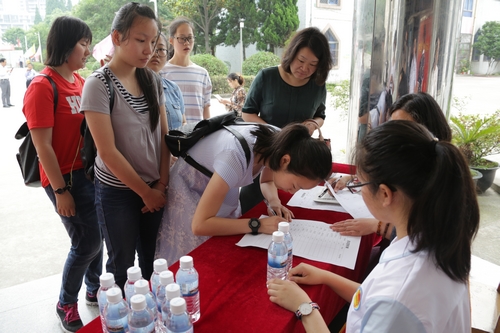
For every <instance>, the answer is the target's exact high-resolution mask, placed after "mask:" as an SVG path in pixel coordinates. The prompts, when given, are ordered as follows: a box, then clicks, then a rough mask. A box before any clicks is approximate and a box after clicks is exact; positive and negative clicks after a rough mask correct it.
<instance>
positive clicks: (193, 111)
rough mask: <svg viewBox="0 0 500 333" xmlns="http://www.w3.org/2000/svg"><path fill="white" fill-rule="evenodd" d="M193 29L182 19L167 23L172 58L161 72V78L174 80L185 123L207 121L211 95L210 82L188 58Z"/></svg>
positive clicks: (191, 46)
mask: <svg viewBox="0 0 500 333" xmlns="http://www.w3.org/2000/svg"><path fill="white" fill-rule="evenodd" d="M193 30H194V29H193V24H192V23H191V21H189V20H188V19H187V18H185V17H179V18H176V19H175V20H174V21H172V23H170V26H169V34H170V38H169V42H170V44H171V45H172V46H173V48H174V55H173V56H172V58H171V59H170V60H169V61H168V62H167V64H166V65H165V67H163V70H162V72H161V75H162V76H163V77H164V78H165V79H168V80H171V81H174V82H175V83H177V85H178V86H179V88H180V89H181V91H182V96H183V98H184V107H185V109H186V113H185V115H186V121H187V122H188V123H196V122H198V121H200V120H203V119H206V118H210V96H211V95H212V82H211V81H210V76H209V75H208V72H207V70H206V69H205V68H203V67H200V66H198V65H196V64H195V63H193V62H192V61H191V60H190V58H189V55H190V54H191V51H192V50H193V46H194V35H193Z"/></svg>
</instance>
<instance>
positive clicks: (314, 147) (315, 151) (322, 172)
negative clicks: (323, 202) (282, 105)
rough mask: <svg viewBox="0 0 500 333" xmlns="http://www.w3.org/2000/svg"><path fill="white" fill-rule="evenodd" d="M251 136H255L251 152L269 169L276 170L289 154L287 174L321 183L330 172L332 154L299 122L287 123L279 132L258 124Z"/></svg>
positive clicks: (323, 143)
mask: <svg viewBox="0 0 500 333" xmlns="http://www.w3.org/2000/svg"><path fill="white" fill-rule="evenodd" d="M258 127H259V128H258V129H257V130H254V131H252V132H251V133H252V134H253V135H255V136H256V137H257V141H256V142H255V145H254V149H253V150H254V152H255V153H258V154H260V160H262V161H264V162H268V163H269V168H270V169H271V170H273V171H278V170H279V169H280V167H281V158H282V157H283V156H284V155H285V154H288V155H290V164H289V165H288V167H287V172H290V173H292V174H294V175H298V176H303V177H306V178H307V179H312V180H318V181H320V180H323V179H325V178H327V177H328V175H329V174H330V173H331V170H332V153H331V152H330V149H329V148H328V146H327V145H326V144H325V142H323V141H319V140H317V139H313V138H312V137H311V135H310V134H309V130H308V129H307V127H306V126H304V125H303V124H301V123H291V124H288V125H286V126H285V127H283V129H282V130H281V131H279V130H277V129H275V128H274V127H270V126H268V125H258Z"/></svg>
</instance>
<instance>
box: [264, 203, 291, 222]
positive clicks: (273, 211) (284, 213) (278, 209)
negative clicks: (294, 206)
mask: <svg viewBox="0 0 500 333" xmlns="http://www.w3.org/2000/svg"><path fill="white" fill-rule="evenodd" d="M264 203H265V204H266V207H267V213H268V214H269V216H277V217H282V218H284V219H285V220H286V221H288V222H291V221H292V217H295V216H294V215H293V213H292V211H291V210H289V209H288V208H286V207H285V206H283V205H281V204H280V205H279V206H278V205H277V206H274V207H273V206H271V204H270V203H269V201H268V200H267V199H264Z"/></svg>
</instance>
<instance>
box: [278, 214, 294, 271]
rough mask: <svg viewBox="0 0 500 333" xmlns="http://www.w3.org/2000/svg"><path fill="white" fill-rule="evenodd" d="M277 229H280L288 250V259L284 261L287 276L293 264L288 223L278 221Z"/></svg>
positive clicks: (291, 240)
mask: <svg viewBox="0 0 500 333" xmlns="http://www.w3.org/2000/svg"><path fill="white" fill-rule="evenodd" d="M278 231H281V232H282V233H283V235H284V237H283V241H284V242H285V245H286V248H287V250H288V261H287V262H286V274H287V276H288V272H289V271H290V269H291V268H292V266H293V238H292V235H291V234H290V223H288V222H280V223H278Z"/></svg>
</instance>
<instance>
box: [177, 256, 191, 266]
mask: <svg viewBox="0 0 500 333" xmlns="http://www.w3.org/2000/svg"><path fill="white" fill-rule="evenodd" d="M179 262H180V266H181V268H182V269H189V268H193V257H191V256H183V257H181V258H180V259H179Z"/></svg>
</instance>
